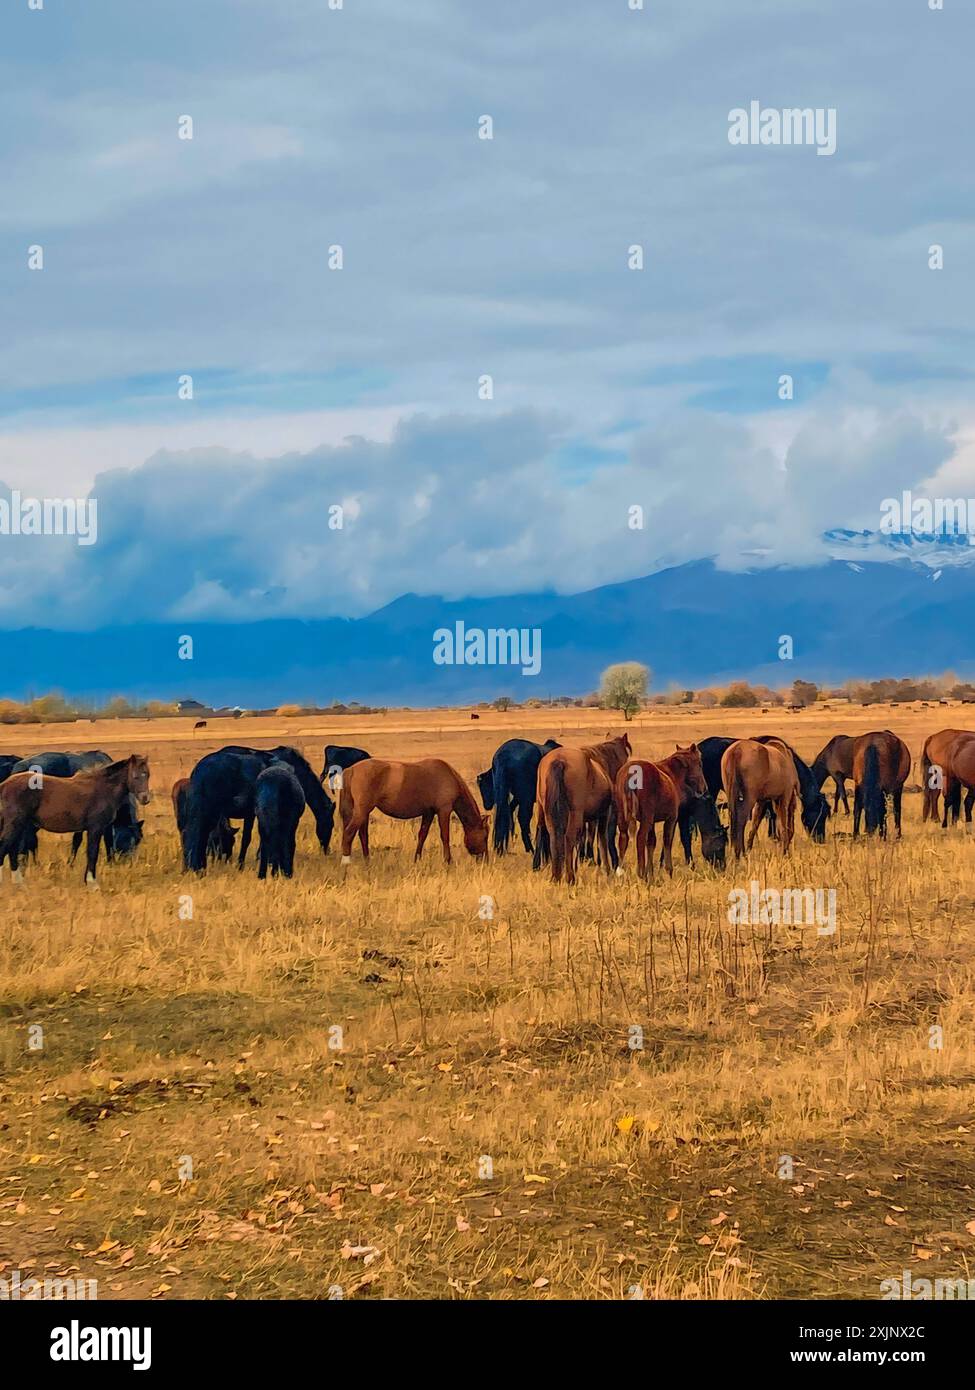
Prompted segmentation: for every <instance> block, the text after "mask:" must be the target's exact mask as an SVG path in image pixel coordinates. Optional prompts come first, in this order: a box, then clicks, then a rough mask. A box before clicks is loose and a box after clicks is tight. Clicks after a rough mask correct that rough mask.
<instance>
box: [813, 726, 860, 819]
mask: <svg viewBox="0 0 975 1390" xmlns="http://www.w3.org/2000/svg"><path fill="white" fill-rule="evenodd" d="M855 742H856V739H855V737H854V736H853V735H852V734H837V735H836V736H835V737H834V738H831V739H830V741H829V743H827V744H826V746H825V748H821V749H820V750H819V752H818V753H817V754H816V756H815V758H813V760H812V774H813V777H814V778H815V779H816V786H817V787H821V786H822V785H823V783H824V782H825V781H826V778H827V777H832V779H833V786H834V787H835V788H836V790H835V791H834V793H833V814H834V815H835V814H836V811H837V808H838V807H839V804H840V800H841V799H842V801H843V810H844V811H845V812H846V814H847V815H849V814H850V802H849V799H848V797H847V795H846V779H847V778H848V777H852V776H853V745H854V743H855Z"/></svg>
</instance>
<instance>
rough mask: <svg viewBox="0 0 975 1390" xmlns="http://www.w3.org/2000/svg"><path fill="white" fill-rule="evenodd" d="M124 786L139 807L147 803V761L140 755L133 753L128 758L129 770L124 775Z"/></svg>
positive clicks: (148, 795) (148, 794) (148, 792)
mask: <svg viewBox="0 0 975 1390" xmlns="http://www.w3.org/2000/svg"><path fill="white" fill-rule="evenodd" d="M125 780H126V785H127V786H128V789H129V791H130V792H131V793H132V795H133V796H134V797H135V799H136V801H138V802H139V804H140V805H141V806H146V805H148V803H149V799H150V795H151V793H150V791H149V759H148V758H146V757H144V756H143V755H142V754H141V753H133V754H132V756H131V758H129V770H128V773H127V775H126V779H125Z"/></svg>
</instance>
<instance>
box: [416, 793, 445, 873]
mask: <svg viewBox="0 0 975 1390" xmlns="http://www.w3.org/2000/svg"><path fill="white" fill-rule="evenodd" d="M437 821H438V823H439V825H440V843H441V844H442V845H443V857H444V863H445V864H449V863H450V807H449V806H448V807H447V809H446V810H445V811H438V812H437ZM420 848H421V846H420V845H419V844H417V850H416V857H417V858H418V859H419V857H420Z"/></svg>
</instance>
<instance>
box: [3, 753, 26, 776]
mask: <svg viewBox="0 0 975 1390" xmlns="http://www.w3.org/2000/svg"><path fill="white" fill-rule="evenodd" d="M23 760H24V759H23V755H22V754H20V753H0V782H6V780H7V778H8V777H9V776H10V774H11V772H13V770H14V768H15V767H16V765H17V763H20V762H23Z"/></svg>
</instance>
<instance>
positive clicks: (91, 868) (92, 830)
mask: <svg viewBox="0 0 975 1390" xmlns="http://www.w3.org/2000/svg"><path fill="white" fill-rule="evenodd" d="M86 838H87V844H86V846H85V848H86V852H87V855H86V857H87V863H86V865H85V883H87V885H88V887H89V888H97V887H98V876H97V874H96V872H95V871H96V869H97V868H98V847H99V845H100V844H101V839H102V832H101V830H100V829H99V828H98V827H97V826H89V828H88V831H87V836H86Z"/></svg>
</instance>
